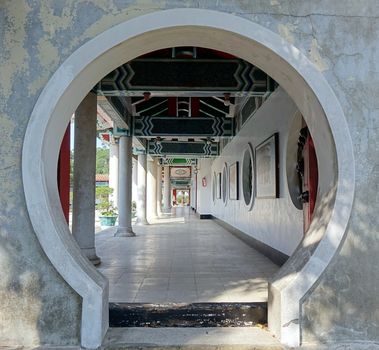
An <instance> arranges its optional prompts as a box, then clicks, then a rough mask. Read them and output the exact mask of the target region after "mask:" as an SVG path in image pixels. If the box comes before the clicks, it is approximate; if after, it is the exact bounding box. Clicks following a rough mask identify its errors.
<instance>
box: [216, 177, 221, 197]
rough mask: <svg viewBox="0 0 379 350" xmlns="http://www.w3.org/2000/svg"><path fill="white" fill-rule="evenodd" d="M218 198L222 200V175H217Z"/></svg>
mask: <svg viewBox="0 0 379 350" xmlns="http://www.w3.org/2000/svg"><path fill="white" fill-rule="evenodd" d="M216 198H217V199H221V173H218V174H217V191H216Z"/></svg>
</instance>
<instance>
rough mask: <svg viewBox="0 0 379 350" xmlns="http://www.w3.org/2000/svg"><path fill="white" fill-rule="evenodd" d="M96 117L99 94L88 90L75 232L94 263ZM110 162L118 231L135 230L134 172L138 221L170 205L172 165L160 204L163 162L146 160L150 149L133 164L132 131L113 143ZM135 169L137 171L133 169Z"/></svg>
mask: <svg viewBox="0 0 379 350" xmlns="http://www.w3.org/2000/svg"><path fill="white" fill-rule="evenodd" d="M96 120H97V99H96V94H93V93H89V94H88V95H87V96H86V97H85V98H84V100H83V101H82V102H81V104H80V105H79V107H78V108H77V110H76V112H75V143H74V146H75V149H74V182H73V212H72V233H73V236H74V238H75V239H76V241H77V242H78V244H79V246H80V248H81V249H82V251H83V253H84V254H85V255H86V256H87V257H88V259H89V260H91V261H92V263H93V264H95V265H96V264H99V263H100V258H99V257H98V256H97V254H96V249H95V191H96ZM109 163H110V164H109V168H110V174H109V186H110V187H111V188H113V193H112V195H111V200H112V201H113V203H114V205H115V206H116V207H117V208H118V227H117V229H116V232H115V236H118V237H132V236H135V234H134V232H133V228H132V192H133V191H132V188H133V185H132V184H133V177H134V178H135V177H137V223H138V224H142V225H146V224H148V220H147V212H148V211H149V213H151V217H152V218H154V217H158V216H160V215H161V214H162V211H163V212H167V211H169V210H170V209H171V200H170V197H171V186H170V174H169V167H164V185H163V186H164V188H163V209H161V202H162V167H161V166H160V165H159V164H158V162H157V161H156V160H154V161H147V155H146V154H140V155H138V163H137V164H138V166H137V169H133V150H132V137H131V136H126V135H125V136H124V135H123V136H121V137H120V138H119V140H118V143H115V142H114V143H111V145H110V160H109ZM135 171H137V174H133V173H134V172H135ZM133 175H134V176H133ZM136 175H137V176H136ZM146 198H149V202H147V199H146Z"/></svg>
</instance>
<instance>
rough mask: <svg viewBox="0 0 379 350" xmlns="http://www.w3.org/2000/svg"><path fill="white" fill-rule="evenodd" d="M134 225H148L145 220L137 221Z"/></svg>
mask: <svg viewBox="0 0 379 350" xmlns="http://www.w3.org/2000/svg"><path fill="white" fill-rule="evenodd" d="M136 225H138V226H140V225H150V224H149V223H148V221H147V220H146V219H137V222H136Z"/></svg>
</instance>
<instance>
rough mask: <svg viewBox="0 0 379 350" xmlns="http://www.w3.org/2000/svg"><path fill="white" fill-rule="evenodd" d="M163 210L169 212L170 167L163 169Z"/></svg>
mask: <svg viewBox="0 0 379 350" xmlns="http://www.w3.org/2000/svg"><path fill="white" fill-rule="evenodd" d="M163 210H164V211H165V212H169V211H170V210H171V183H170V167H168V166H165V167H164V178H163Z"/></svg>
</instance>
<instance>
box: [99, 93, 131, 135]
mask: <svg viewBox="0 0 379 350" xmlns="http://www.w3.org/2000/svg"><path fill="white" fill-rule="evenodd" d="M97 105H98V106H99V107H100V108H101V110H102V111H103V112H104V113H105V114H107V115H108V116H109V117H110V118H111V119H112V121H113V122H114V125H115V126H116V127H118V128H120V129H125V130H129V125H128V123H127V118H126V116H127V115H128V113H127V107H126V105H125V104H124V103H123V102H122V101H121V100H120V99H119V98H118V97H117V98H114V97H113V98H112V97H105V96H98V97H97Z"/></svg>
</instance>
